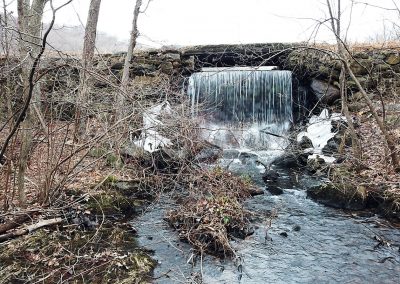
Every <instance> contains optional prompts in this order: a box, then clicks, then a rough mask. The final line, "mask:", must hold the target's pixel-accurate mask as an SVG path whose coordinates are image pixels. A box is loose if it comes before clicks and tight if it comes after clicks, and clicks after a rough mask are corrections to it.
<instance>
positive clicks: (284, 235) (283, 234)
mask: <svg viewBox="0 0 400 284" xmlns="http://www.w3.org/2000/svg"><path fill="white" fill-rule="evenodd" d="M279 235H280V236H282V237H284V238H287V237H288V233H286V232H282V233H279Z"/></svg>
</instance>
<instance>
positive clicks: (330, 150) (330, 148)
mask: <svg viewBox="0 0 400 284" xmlns="http://www.w3.org/2000/svg"><path fill="white" fill-rule="evenodd" d="M338 150H339V145H338V144H337V143H336V141H335V138H334V137H333V138H331V139H329V140H328V143H326V145H325V146H324V148H322V153H324V154H327V155H332V154H335V153H337V152H338Z"/></svg>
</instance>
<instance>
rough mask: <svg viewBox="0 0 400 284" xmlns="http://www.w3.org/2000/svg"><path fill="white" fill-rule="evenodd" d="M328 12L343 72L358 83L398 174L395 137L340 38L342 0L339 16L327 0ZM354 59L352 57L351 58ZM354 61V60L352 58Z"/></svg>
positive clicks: (339, 0) (399, 168) (338, 2)
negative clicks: (369, 95) (352, 67)
mask: <svg viewBox="0 0 400 284" xmlns="http://www.w3.org/2000/svg"><path fill="white" fill-rule="evenodd" d="M326 3H327V6H328V10H329V15H330V21H331V26H332V31H333V32H334V34H335V37H336V41H337V46H338V54H339V56H340V60H341V61H342V64H343V68H342V72H344V71H347V73H348V75H350V77H351V79H352V80H353V81H354V82H355V83H356V86H357V87H358V89H359V90H360V93H361V94H362V97H363V99H364V100H365V102H366V104H367V106H368V108H369V110H370V111H371V113H372V116H373V117H374V119H375V121H376V123H377V124H378V127H379V129H380V130H381V132H382V134H383V138H384V140H385V143H386V145H387V148H388V149H389V155H390V158H391V162H392V166H393V168H394V170H395V171H396V172H398V171H400V164H399V158H398V154H397V152H396V145H395V141H394V139H393V136H392V135H391V134H390V133H389V131H388V129H387V126H386V124H385V121H384V120H383V119H382V118H381V117H380V116H379V115H378V112H377V110H376V109H375V107H374V105H373V102H372V100H371V99H370V98H369V97H368V94H367V92H366V90H365V89H364V88H363V86H362V85H361V83H360V81H359V80H358V79H357V77H356V76H355V74H354V72H353V71H352V69H351V67H350V62H349V60H348V57H349V56H350V57H351V53H350V52H349V48H348V46H347V45H346V43H345V42H344V41H343V40H342V38H341V36H340V14H341V6H340V4H341V0H338V1H337V4H338V16H337V17H335V16H334V14H333V11H332V5H331V2H330V0H326ZM351 58H352V57H351ZM352 59H354V58H352Z"/></svg>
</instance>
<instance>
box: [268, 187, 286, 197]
mask: <svg viewBox="0 0 400 284" xmlns="http://www.w3.org/2000/svg"><path fill="white" fill-rule="evenodd" d="M267 190H268V191H269V192H270V193H271V194H272V195H281V194H283V189H282V188H280V187H279V186H276V185H268V186H267Z"/></svg>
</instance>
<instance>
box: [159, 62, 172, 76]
mask: <svg viewBox="0 0 400 284" xmlns="http://www.w3.org/2000/svg"><path fill="white" fill-rule="evenodd" d="M160 70H161V72H162V73H165V74H168V75H171V74H172V73H173V72H174V65H173V64H172V62H163V63H161V65H160Z"/></svg>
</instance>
